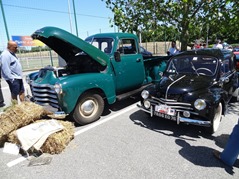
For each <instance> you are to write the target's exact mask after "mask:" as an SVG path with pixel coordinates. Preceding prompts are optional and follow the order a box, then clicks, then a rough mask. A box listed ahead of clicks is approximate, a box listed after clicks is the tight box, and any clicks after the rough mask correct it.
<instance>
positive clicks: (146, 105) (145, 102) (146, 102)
mask: <svg viewBox="0 0 239 179" xmlns="http://www.w3.org/2000/svg"><path fill="white" fill-rule="evenodd" d="M143 103H144V107H145V108H146V109H149V108H150V106H151V104H150V102H149V101H148V100H144V102H143Z"/></svg>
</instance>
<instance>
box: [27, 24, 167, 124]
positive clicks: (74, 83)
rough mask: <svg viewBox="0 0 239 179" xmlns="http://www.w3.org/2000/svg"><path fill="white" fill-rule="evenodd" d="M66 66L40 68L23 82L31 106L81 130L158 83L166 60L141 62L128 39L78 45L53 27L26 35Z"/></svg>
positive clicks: (105, 36)
mask: <svg viewBox="0 0 239 179" xmlns="http://www.w3.org/2000/svg"><path fill="white" fill-rule="evenodd" d="M32 38H33V39H38V40H40V41H42V42H43V43H45V44H46V45H47V46H48V47H50V48H51V49H53V50H54V51H55V52H56V53H57V54H58V55H59V56H60V57H61V58H63V59H64V60H65V62H66V66H65V67H64V68H53V67H45V68H42V69H41V70H39V72H37V73H36V74H30V75H29V76H28V77H27V78H28V81H29V84H30V87H31V92H32V96H33V100H34V101H35V102H36V103H37V104H40V105H43V106H50V107H51V108H54V109H55V110H56V111H64V112H65V113H66V114H69V115H71V116H72V117H73V119H74V120H75V122H77V123H78V124H81V125H84V124H88V123H91V122H93V121H96V120H98V119H99V118H100V116H101V114H102V112H103V110H104V107H105V104H107V103H108V104H113V103H114V102H115V101H117V100H120V99H123V98H126V97H129V96H131V95H133V94H136V93H138V92H140V91H141V90H142V89H143V88H144V87H145V86H147V85H148V84H150V83H153V82H155V81H159V80H160V73H161V72H163V71H164V70H165V68H166V63H167V60H168V59H169V57H168V56H153V57H150V58H147V59H144V58H143V56H142V54H141V53H140V52H139V44H138V38H137V36H135V35H134V34H130V33H101V34H96V35H92V36H90V37H88V38H86V39H85V40H82V39H80V38H78V37H76V36H75V35H73V34H71V33H69V32H67V31H64V30H62V29H59V28H56V27H44V28H42V29H39V30H37V31H36V32H34V33H33V34H32Z"/></svg>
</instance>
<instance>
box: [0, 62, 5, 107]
mask: <svg viewBox="0 0 239 179" xmlns="http://www.w3.org/2000/svg"><path fill="white" fill-rule="evenodd" d="M1 79H2V75H1V64H0V108H1V107H4V106H5V103H4V98H3V95H2V86H1Z"/></svg>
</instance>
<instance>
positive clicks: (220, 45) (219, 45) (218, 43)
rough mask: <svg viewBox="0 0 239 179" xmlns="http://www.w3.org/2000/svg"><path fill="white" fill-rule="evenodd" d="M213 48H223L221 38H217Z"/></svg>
mask: <svg viewBox="0 0 239 179" xmlns="http://www.w3.org/2000/svg"><path fill="white" fill-rule="evenodd" d="M213 48H219V49H223V46H222V44H221V40H217V43H216V44H214V45H213Z"/></svg>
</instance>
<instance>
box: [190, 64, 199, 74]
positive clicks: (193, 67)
mask: <svg viewBox="0 0 239 179" xmlns="http://www.w3.org/2000/svg"><path fill="white" fill-rule="evenodd" d="M190 63H191V66H192V69H193V70H194V71H195V72H196V74H197V76H199V74H198V72H197V70H196V68H195V66H194V65H193V63H192V62H190Z"/></svg>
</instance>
